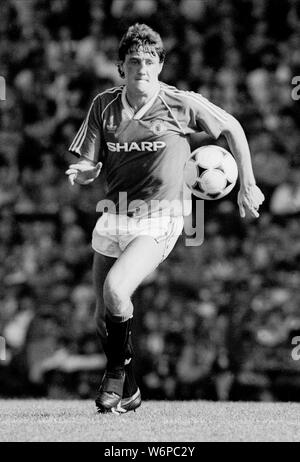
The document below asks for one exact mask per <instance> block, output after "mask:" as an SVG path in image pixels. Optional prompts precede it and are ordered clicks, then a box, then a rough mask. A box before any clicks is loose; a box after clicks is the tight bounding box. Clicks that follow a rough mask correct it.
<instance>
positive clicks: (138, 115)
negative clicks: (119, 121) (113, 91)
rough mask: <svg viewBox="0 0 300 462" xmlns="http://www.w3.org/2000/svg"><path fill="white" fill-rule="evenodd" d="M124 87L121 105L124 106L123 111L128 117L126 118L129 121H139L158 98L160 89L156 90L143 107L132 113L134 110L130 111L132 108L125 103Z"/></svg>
mask: <svg viewBox="0 0 300 462" xmlns="http://www.w3.org/2000/svg"><path fill="white" fill-rule="evenodd" d="M126 91H127V90H126V86H125V87H124V88H123V91H122V103H123V106H124V109H125V112H126V114H127V115H128V117H129V118H130V119H136V120H139V119H141V118H142V117H143V116H144V115H145V114H146V112H147V111H148V110H149V109H150V108H151V107H152V106H153V104H154V102H155V100H156V98H157V97H158V94H159V92H160V87H159V88H158V89H157V91H156V92H155V94H154V95H153V96H152V98H151V99H150V100H149V101H148V102H147V103H146V104H144V106H142V107H141V109H139V110H138V111H137V112H136V113H134V110H133V109H132V107H131V106H130V104H129V103H128V101H127V98H126Z"/></svg>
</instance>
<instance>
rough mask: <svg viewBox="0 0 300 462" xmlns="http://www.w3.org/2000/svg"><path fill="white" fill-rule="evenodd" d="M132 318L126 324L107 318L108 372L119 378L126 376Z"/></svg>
mask: <svg viewBox="0 0 300 462" xmlns="http://www.w3.org/2000/svg"><path fill="white" fill-rule="evenodd" d="M131 323H132V318H130V319H128V320H127V321H125V322H114V321H113V320H112V319H111V317H109V316H107V317H106V328H107V344H106V355H107V372H108V373H109V374H110V375H111V374H113V375H116V376H118V377H116V378H119V377H120V376H122V375H123V374H124V370H125V369H124V368H125V360H126V354H127V351H128V342H129V337H130V332H131Z"/></svg>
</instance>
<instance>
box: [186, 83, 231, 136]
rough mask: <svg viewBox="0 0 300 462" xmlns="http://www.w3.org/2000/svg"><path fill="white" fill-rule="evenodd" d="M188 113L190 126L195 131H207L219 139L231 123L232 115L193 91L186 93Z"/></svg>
mask: <svg viewBox="0 0 300 462" xmlns="http://www.w3.org/2000/svg"><path fill="white" fill-rule="evenodd" d="M185 102H186V104H187V112H188V117H189V120H188V126H189V127H190V128H191V129H193V130H195V131H203V130H204V131H205V132H206V133H208V134H209V135H210V136H212V137H213V138H215V139H217V138H218V137H219V136H220V134H221V133H222V131H223V130H224V129H225V127H227V125H228V123H229V122H230V115H229V114H228V113H227V112H226V111H224V110H223V109H221V108H219V107H218V106H216V105H215V104H213V103H211V102H210V101H208V99H206V98H205V97H204V96H202V95H200V94H198V93H194V92H191V91H187V92H185Z"/></svg>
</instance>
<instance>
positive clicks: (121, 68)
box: [117, 62, 125, 79]
mask: <svg viewBox="0 0 300 462" xmlns="http://www.w3.org/2000/svg"><path fill="white" fill-rule="evenodd" d="M117 66H118V71H119V74H120V77H121V78H122V79H124V78H125V72H124V67H123V63H122V62H119V63H118V65H117Z"/></svg>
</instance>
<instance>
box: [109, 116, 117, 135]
mask: <svg viewBox="0 0 300 462" xmlns="http://www.w3.org/2000/svg"><path fill="white" fill-rule="evenodd" d="M106 130H107V131H109V132H115V131H116V130H117V126H116V125H114V116H113V115H112V116H110V118H109V122H108V123H107V124H106Z"/></svg>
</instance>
